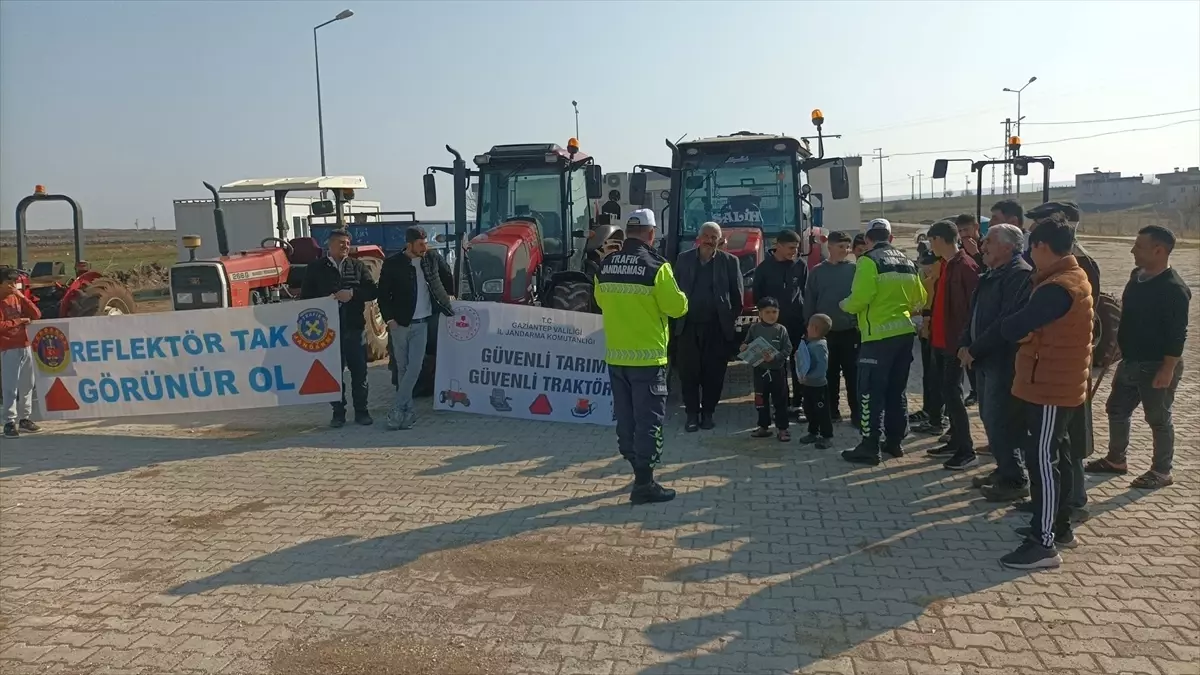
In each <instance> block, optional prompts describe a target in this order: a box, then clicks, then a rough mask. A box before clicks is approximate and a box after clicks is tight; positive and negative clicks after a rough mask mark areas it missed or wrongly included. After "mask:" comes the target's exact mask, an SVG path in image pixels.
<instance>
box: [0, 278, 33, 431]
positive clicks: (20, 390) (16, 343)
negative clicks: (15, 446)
mask: <svg viewBox="0 0 1200 675" xmlns="http://www.w3.org/2000/svg"><path fill="white" fill-rule="evenodd" d="M19 278H20V272H19V271H18V270H17V269H15V268H13V267H4V268H0V388H2V389H3V390H4V435H5V437H7V438H16V437H18V436H20V435H21V432H22V431H28V432H31V433H32V432H36V431H40V428H39V427H38V425H36V424H34V422H33V420H31V419H29V417H30V415H32V414H33V354H32V352H30V351H29V335H28V334H27V332H26V330H25V328H26V326H28V325H29V322H31V321H37V320H38V319H40V318H42V313H41V312H40V311H38V308H37V306H36V305H34V304H33V303H32V302H30V301H29V299H28V298H26V297H25V294H24V293H22V292H21V291H20V289H18V287H17V283H18V282H17V280H18V279H19Z"/></svg>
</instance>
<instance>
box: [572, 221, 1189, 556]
mask: <svg viewBox="0 0 1200 675" xmlns="http://www.w3.org/2000/svg"><path fill="white" fill-rule="evenodd" d="M1078 222H1079V209H1078V207H1077V206H1076V205H1075V204H1073V203H1070V202H1050V203H1047V204H1043V205H1041V206H1038V207H1036V208H1034V209H1032V210H1030V211H1028V212H1026V211H1025V210H1024V209H1022V208H1021V206H1020V204H1019V203H1017V202H1016V201H1013V200H1004V201H1001V202H998V203H997V204H996V205H995V206H994V207H993V208H992V210H991V219H990V221H989V227H988V228H987V230H986V234H985V232H984V231H983V228H982V227H981V225H980V223H979V222H978V220H977V219H976V218H975V217H974V216H972V215H962V216H959V217H957V218H955V219H948V220H941V221H938V222H936V223H934V224H933V225H931V226H930V227H929V229H928V232H927V242H928V245H927V246H924V245H923V246H921V247H920V250H919V254H918V255H917V256H916V259H915V260H914V259H912V258H910V257H909V256H908V255H907V254H906V253H905V252H903V251H901V250H900V249H899V248H897V247H896V246H895V245H894V240H893V233H892V226H891V223H890V222H889V221H887V220H886V219H883V218H879V219H875V220H872V221H870V222H869V223H868V224H867V227H866V229H865V231H864V232H862V233H858V234H855V235H853V236H851V233H846V232H832V233H830V234H829V235H828V256H827V259H826V260H824V261H823V262H821V263H820V264H819V265H817V266H816V267H814V268H813V269H811V270H809V269H808V267H807V265H806V263H805V261H804V260H802V259H800V258H799V256H798V250H799V248H800V243H801V240H800V237H799V235H798V234H797V233H796V232H792V231H784V232H781V233H779V234H778V235H777V236H776V237H775V240H774V242H773V247H772V248H771V250H770V252H769V253H768V255H767V257H766V260H764V261H763V262H762V263H761V264H760V265H759V266H758V267H757V269H755V270H754V278H753V285H752V286H751V289H750V291H751V294H752V296H753V297H754V300H755V305H756V307H757V311H758V322H757V323H755V324H753V325H751V326H750V327H749V328H748V330H747V331H746V332H745V337H744V339H743V341H742V343H741V345H740V346H735V347H732V348H731V345H736V343H735V342H734V341H733V340H734V336H735V335H736V330H735V326H736V321H737V317H738V314H739V308H740V306H741V302H742V295H743V291H744V288H743V285H742V275H741V274H740V271H739V267H738V261H737V259H736V258H735V257H734V256H733V255H731V254H729V253H727V252H725V251H723V250H722V247H721V241H722V236H721V228H720V226H719V225H718V224H716V223H705V224H704V225H703V226H701V228H700V231H699V235H698V237H697V241H696V246H695V247H694V248H693V249H691V250H688V251H686V252H684V253H681V254H680V256H679V260H678V263H677V264H676V265H675V266H674V268H672V266H671V265H670V264H668V263H667V261H666V260H665V259H663V258H662V256H661V255H660V254H659V252H658V251H657V250H656V248H655V247H654V214H653V213H652V212H650V211H648V210H639V211H635V212H634V213H632V214H631V215H630V220H629V221H628V223H627V226H626V240H625V242H624V244H623V246H622V248H621V250H620V252H619V253H620V260H619V262H620V263H621V264H620V265H611V266H610V265H609V264H607V263H608V261H607V260H606V263H605V264H604V265H602V266H601V269H600V273H599V276H598V277H597V293H596V300H597V304H598V305H599V307H600V309H601V311H602V313H603V315H604V324H605V332H606V341H607V359H608V364H609V369H610V373H611V378H612V389H613V397H614V409H615V413H616V418H617V439H618V447H619V449H620V452H621V455H622V456H623V457H624V458H625V459H626V460H628V461H629V462H630V464H631V465H632V467H633V470H634V485H633V488H632V492H631V500H632V501H633V502H634V503H650V502H662V501H668V500H670V499H672V498H674V496H675V492H674V491H673V490H671V489H669V488H666V487H663V486H662V485H660V484H659V483H658V482H657V481H655V479H654V468H655V466H656V465H657V464H658V462H659V460H660V458H661V455H662V449H663V429H662V425H663V420H664V419H665V417H666V398H667V380H668V377H667V373H668V363H669V364H670V369H672V370H674V371H675V372H677V373H678V375H679V381H680V386H681V388H682V391H681V394H682V398H683V404H684V412H685V415H686V419H685V422H684V429H685V430H686V431H687V432H695V431H698V430H700V429H712V428H714V427H715V425H716V423H715V421H714V411H715V409H716V407H717V406H718V405H719V402H720V400H721V394H722V387H723V385H724V378H725V371H726V367H727V363H728V361H729V357H730V356H731V354H733V353H736V352H737V351H746V350H747V349H748V347H749V346H750V345H751V343H755V342H760V341H765V342H766V343H767V344H768V345H769V346H770V347H771V348H772V352H773V353H778V354H780V357H778V358H770V357H768V358H764V359H763V360H762V362H760V363H758V364H757V365H755V366H754V375H753V382H754V392H755V406H756V408H757V410H758V423H757V426H756V428H755V429H754V430H753V431H751V432H750V435H751V436H752V437H755V438H770V437H772V436H774V437H775V438H777V439H778V440H779V441H783V442H789V441H791V435H790V432H789V427H790V424H791V423H792V422H793V421H794V420H797V419H799V420H800V421H802V422H804V423H807V431H808V433H807V434H806V435H804V436H803V437H802V438H801V439H800V443H801V444H804V445H807V444H812V445H814V446H815V447H816V448H818V449H824V448H830V447H832V438H833V424H836V423H840V422H843V421H848V422H849V423H850V424H852V425H853V426H854V427H856V428H857V430H858V432H859V437H860V440H859V442H858V443H857V444H856V445H855V447H853V448H851V449H847V450H845V451H843V452H841V458H842V459H844V460H845V461H847V462H851V463H855V464H863V465H869V466H877V465H879V464H880V463H881V462H882V461H883V457H884V456H885V455H886V456H888V457H901V456H903V455H904V453H905V447H904V443H905V440H906V439H907V438H908V437H909V436H910V435H912V434H925V435H934V436H937V437H938V439H939V443H938V444H937V445H936V446H935V447H933V448H932V449H930V450H928V451H927V454H928V455H930V456H932V457H936V458H939V459H942V460H943V463H942V466H943V467H944V468H945V469H947V470H951V471H960V470H963V469H967V468H970V467H972V466H974V465H976V464H977V463H978V461H979V455H978V453H979V452H981V451H984V450H985V448H986V451H988V452H990V453H991V454H992V455H993V457H994V458H995V461H996V466H995V468H994V469H993V470H992V471H991V472H989V473H988V474H986V475H983V476H978V477H976V478H975V479H974V480H973V481H972V484H973V486H974V487H975V488H977V489H979V490H980V491H981V494H982V495H983V497H984V498H986V499H988V500H990V501H997V502H1013V503H1016V506H1017V508H1019V509H1021V510H1023V511H1026V512H1028V513H1029V514H1030V523H1029V526H1028V527H1026V528H1023V529H1022V530H1021V532H1022V534H1024V536H1025V540H1024V542H1023V543H1022V544H1021V545H1020V546H1019V547H1018V548H1017V549H1016V550H1014V551H1013V552H1011V553H1009V554H1007V555H1005V556H1004V557H1003V558H1002V559H1001V562H1002V563H1003V564H1004V565H1006V566H1009V567H1013V568H1018V569H1036V568H1047V567H1057V566H1058V565H1059V564H1060V563H1061V560H1062V558H1061V555H1060V550H1061V549H1063V548H1070V547H1072V546H1074V545H1075V543H1076V540H1075V535H1074V533H1073V526H1074V525H1075V524H1078V523H1079V522H1082V521H1083V520H1086V518H1087V517H1088V513H1087V510H1086V507H1085V506H1086V503H1087V494H1086V489H1085V483H1084V474H1085V472H1091V473H1101V474H1124V473H1126V472H1127V471H1128V463H1127V453H1128V448H1129V436H1130V426H1131V417H1132V414H1133V412H1134V411H1135V409H1136V408H1137V406H1138V405H1139V404H1140V405H1141V406H1142V407H1143V410H1144V414H1145V419H1146V422H1147V424H1148V425H1149V427H1150V429H1151V431H1152V438H1153V462H1152V465H1151V468H1150V470H1149V471H1146V472H1145V473H1143V474H1142V475H1141V476H1139V477H1138V478H1137V479H1136V480H1134V481H1133V482H1132V484H1131V486H1132V487H1134V488H1141V489H1154V488H1160V487H1165V486H1168V485H1170V484H1171V483H1172V481H1173V479H1172V476H1171V468H1172V467H1171V465H1172V457H1173V454H1174V428H1173V426H1172V422H1171V407H1172V403H1173V400H1174V393H1175V389H1176V387H1177V386H1178V383H1179V379H1180V377H1181V374H1182V372H1183V362H1182V355H1183V347H1184V342H1185V340H1186V337H1187V325H1188V305H1189V303H1190V300H1191V292H1190V290H1189V289H1188V287H1187V284H1186V283H1184V282H1183V280H1182V279H1181V278H1180V276H1179V275H1178V273H1176V272H1175V270H1174V269H1172V268H1171V266H1170V256H1171V253H1172V251H1173V250H1174V247H1175V243H1176V242H1175V236H1174V234H1173V233H1172V232H1171V231H1170V230H1168V229H1166V228H1163V227H1159V226H1149V227H1145V228H1143V229H1142V230H1141V231H1140V232H1139V233H1138V235H1137V239H1136V241H1135V243H1134V246H1133V251H1132V253H1133V258H1134V264H1135V265H1136V268H1135V269H1134V271H1133V272H1132V273H1131V275H1130V278H1129V281H1128V283H1127V284H1126V286H1125V289H1124V292H1123V294H1122V303H1121V307H1122V310H1121V317H1120V322H1119V328H1118V329H1117V331H1116V335H1115V339H1114V336H1113V335H1109V336H1107V340H1108V342H1115V346H1116V347H1119V349H1120V353H1121V354H1122V355H1123V360H1121V361H1120V362H1119V363H1118V365H1117V368H1116V372H1115V374H1114V376H1113V382H1112V390H1111V393H1110V394H1109V397H1108V401H1107V405H1106V413H1107V416H1108V421H1109V442H1108V452H1107V453H1106V455H1105V456H1103V457H1101V458H1098V459H1095V460H1092V461H1090V462H1087V463H1086V464H1085V461H1086V460H1087V458H1088V457H1089V456H1090V455H1092V454H1093V447H1094V444H1093V439H1092V426H1091V397H1092V395H1093V394H1094V393H1095V386H1094V380H1093V377H1094V374H1095V373H1094V369H1093V363H1094V355H1095V354H1096V353H1097V350H1098V349H1100V348H1101V347H1102V344H1104V342H1103V341H1102V340H1101V339H1100V338H1101V334H1100V333H1101V331H1100V324H1099V322H1098V321H1097V318H1096V317H1097V315H1096V309H1097V307H1098V304H1099V302H1100V297H1101V296H1100V274H1099V267H1098V266H1097V264H1096V262H1095V260H1093V259H1092V258H1091V257H1090V256H1088V255H1087V252H1086V251H1085V250H1084V249H1083V248H1082V247H1081V246H1080V245H1079V243H1078V241H1077V240H1076V237H1075V230H1076V227H1077V225H1078ZM630 270H634V272H632V273H631V271H630ZM918 345H919V347H918ZM914 352H919V354H920V359H921V376H922V377H921V379H922V389H923V396H922V406H921V408H920V410H917V411H914V412H913V413H912V414H909V411H908V399H907V394H906V391H907V386H908V381H909V374H910V370H911V366H912V363H913V360H914ZM964 383H966V384H964ZM843 385H844V387H843ZM843 391H844V397H843ZM843 398H844V401H845V405H846V413H845V414H844V415H843V412H842V408H841V402H842V400H843ZM976 404H977V405H978V407H979V419H980V421H981V423H982V426H983V429H982V431H983V436H984V437H985V438H986V446H980V447H976V445H975V441H974V434H973V430H972V428H971V427H972V424H971V417H970V416H969V415H968V408H969V407H970V406H972V405H976ZM772 425H774V428H775V429H774V431H773V432H772V430H771V426H772ZM1021 500H1025V501H1021Z"/></svg>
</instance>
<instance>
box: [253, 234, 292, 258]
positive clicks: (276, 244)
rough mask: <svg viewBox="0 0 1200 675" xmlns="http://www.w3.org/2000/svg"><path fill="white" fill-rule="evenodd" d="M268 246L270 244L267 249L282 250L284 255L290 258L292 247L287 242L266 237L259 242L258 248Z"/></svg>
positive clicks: (277, 238)
mask: <svg viewBox="0 0 1200 675" xmlns="http://www.w3.org/2000/svg"><path fill="white" fill-rule="evenodd" d="M268 244H270V247H269V248H281V249H283V254H284V255H286V256H287V257H289V258H290V257H292V245H291V244H289V243H287V241H285V240H283V239H280V238H279V237H267V238H266V239H263V240H262V241H261V242H259V244H258V246H259V247H260V248H268V246H267V245H268Z"/></svg>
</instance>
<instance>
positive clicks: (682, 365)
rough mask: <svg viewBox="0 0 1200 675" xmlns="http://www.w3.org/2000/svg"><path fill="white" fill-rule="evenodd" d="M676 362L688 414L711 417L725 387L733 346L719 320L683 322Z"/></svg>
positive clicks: (674, 364) (684, 405) (676, 337)
mask: <svg viewBox="0 0 1200 675" xmlns="http://www.w3.org/2000/svg"><path fill="white" fill-rule="evenodd" d="M675 342H676V346H675V362H674V363H673V364H672V367H673V368H675V369H676V371H677V372H678V373H679V383H680V385H681V388H682V390H683V391H682V394H683V407H684V409H685V410H686V411H687V414H688V415H698V414H700V413H702V412H704V413H708V414H710V415H711V414H712V412H713V411H714V410H716V408H717V403H719V402H720V401H721V390H722V389H723V388H724V387H725V368H726V367H727V366H728V365H729V356H730V344H729V340H727V339H726V338H725V331H724V329H723V328H722V327H721V323H720V322H719V321H706V322H692V321H688V320H687V319H684V323H683V330H682V331H680V333H679V335H677V336H675Z"/></svg>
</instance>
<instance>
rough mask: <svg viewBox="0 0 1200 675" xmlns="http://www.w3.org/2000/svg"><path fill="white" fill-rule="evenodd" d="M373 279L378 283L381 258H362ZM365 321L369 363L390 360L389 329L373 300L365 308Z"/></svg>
mask: <svg viewBox="0 0 1200 675" xmlns="http://www.w3.org/2000/svg"><path fill="white" fill-rule="evenodd" d="M361 260H362V262H363V265H365V266H366V268H367V272H368V273H369V274H370V275H371V279H372V280H373V281H375V282H377V283H378V281H379V272H380V271H381V270H382V269H383V261H382V260H380V259H379V258H361ZM363 321H364V322H366V325H367V330H366V334H367V361H382V360H383V359H386V358H388V355H389V354H388V328H387V323H386V322H385V321H384V320H383V315H382V314H380V313H379V302H378V301H376V300H372V301H370V302H368V303H366V306H365V307H364V308H363Z"/></svg>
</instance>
